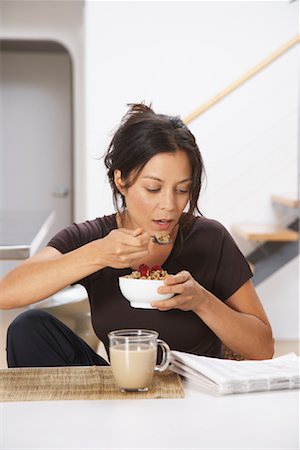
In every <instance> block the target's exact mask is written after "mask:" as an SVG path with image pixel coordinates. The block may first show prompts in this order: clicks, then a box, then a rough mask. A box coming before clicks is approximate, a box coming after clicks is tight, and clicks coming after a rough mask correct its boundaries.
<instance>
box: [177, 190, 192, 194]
mask: <svg viewBox="0 0 300 450" xmlns="http://www.w3.org/2000/svg"><path fill="white" fill-rule="evenodd" d="M177 192H178V193H179V194H188V193H189V192H190V190H189V189H177Z"/></svg>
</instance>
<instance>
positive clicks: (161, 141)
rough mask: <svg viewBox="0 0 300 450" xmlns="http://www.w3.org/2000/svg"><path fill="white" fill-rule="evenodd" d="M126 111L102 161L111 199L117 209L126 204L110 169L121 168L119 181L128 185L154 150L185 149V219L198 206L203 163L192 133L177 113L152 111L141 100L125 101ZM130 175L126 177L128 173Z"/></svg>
mask: <svg viewBox="0 0 300 450" xmlns="http://www.w3.org/2000/svg"><path fill="white" fill-rule="evenodd" d="M128 106H129V107H130V108H129V111H128V112H127V113H126V114H125V116H124V117H123V119H122V121H121V124H120V127H119V128H118V129H117V131H116V133H115V134H114V136H113V138H112V140H111V142H110V144H109V147H108V150H107V152H106V154H105V158H104V163H105V166H106V168H107V175H108V178H109V182H110V185H111V188H112V191H113V201H114V205H115V208H116V210H117V211H120V208H119V200H120V199H121V209H122V210H123V209H124V208H125V207H126V203H125V198H124V196H123V195H122V194H121V193H120V192H119V191H118V189H117V187H116V186H115V182H114V171H115V170H116V169H119V170H120V171H121V175H122V180H123V182H124V184H125V187H126V188H128V187H130V186H132V185H133V184H134V182H135V181H136V179H137V177H138V175H139V174H140V172H141V170H142V169H143V167H144V166H145V165H146V164H147V162H148V161H149V160H150V159H151V158H152V157H153V156H155V155H157V154H158V153H168V152H175V151H176V150H182V151H184V152H186V154H187V156H188V158H189V161H190V164H191V168H192V185H191V190H190V198H189V210H188V212H187V214H185V215H184V216H183V218H182V220H183V222H187V221H189V219H191V218H192V217H193V216H194V215H195V213H196V212H197V213H199V214H201V213H200V211H199V209H198V205H197V202H198V198H199V194H200V190H201V186H202V178H203V176H204V172H205V171H204V164H203V161H202V156H201V153H200V150H199V148H198V146H197V144H196V140H195V138H194V136H193V134H192V133H191V132H190V131H189V129H188V128H187V126H186V125H185V124H184V123H183V122H182V120H181V119H180V117H178V116H167V115H164V114H156V113H155V112H154V111H153V110H152V109H151V107H150V106H146V105H145V104H144V103H138V104H129V105H128ZM132 173H134V177H132V178H131V179H130V175H132Z"/></svg>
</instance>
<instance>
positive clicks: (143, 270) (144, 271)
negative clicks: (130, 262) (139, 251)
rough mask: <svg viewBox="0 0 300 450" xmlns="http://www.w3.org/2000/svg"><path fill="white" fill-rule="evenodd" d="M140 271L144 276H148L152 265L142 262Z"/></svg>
mask: <svg viewBox="0 0 300 450" xmlns="http://www.w3.org/2000/svg"><path fill="white" fill-rule="evenodd" d="M139 272H140V274H141V276H142V277H148V276H149V274H150V267H149V266H147V265H146V264H141V265H140V267H139Z"/></svg>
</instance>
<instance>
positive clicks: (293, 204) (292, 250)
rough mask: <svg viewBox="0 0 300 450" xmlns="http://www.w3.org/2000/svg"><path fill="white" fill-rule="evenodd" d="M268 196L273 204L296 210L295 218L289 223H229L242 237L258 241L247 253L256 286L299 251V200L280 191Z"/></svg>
mask: <svg viewBox="0 0 300 450" xmlns="http://www.w3.org/2000/svg"><path fill="white" fill-rule="evenodd" d="M271 199H272V202H273V204H274V206H277V207H282V208H288V209H293V210H295V215H294V220H293V222H292V223H291V224H290V225H289V226H288V227H282V226H280V225H273V224H272V225H268V224H251V223H247V224H246V223H243V224H237V225H234V226H233V227H232V229H233V230H234V232H235V233H237V234H238V235H239V236H241V237H242V238H244V239H247V240H249V241H252V242H253V241H255V242H257V243H259V244H260V245H259V247H258V248H257V249H256V250H254V251H253V252H252V253H251V254H250V255H248V256H247V260H248V262H249V264H250V265H251V269H252V272H253V273H254V277H253V283H254V285H256V286H257V285H258V284H259V283H261V282H262V281H264V279H266V278H268V277H269V276H270V275H271V274H272V273H274V272H276V271H277V270H278V269H280V268H281V267H282V266H284V265H285V264H287V263H288V262H289V261H291V260H292V259H293V258H295V257H296V256H297V255H298V254H299V242H298V241H299V214H298V209H299V200H298V199H296V198H294V197H293V196H281V195H280V196H279V195H272V197H271ZM254 269H255V270H254Z"/></svg>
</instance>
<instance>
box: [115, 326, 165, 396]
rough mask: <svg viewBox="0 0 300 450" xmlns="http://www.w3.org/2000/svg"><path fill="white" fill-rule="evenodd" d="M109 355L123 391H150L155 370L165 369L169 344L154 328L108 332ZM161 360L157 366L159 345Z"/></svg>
mask: <svg viewBox="0 0 300 450" xmlns="http://www.w3.org/2000/svg"><path fill="white" fill-rule="evenodd" d="M108 338H109V357H110V365H111V369H112V373H113V376H114V379H115V381H116V383H117V385H118V386H119V388H120V389H121V391H123V392H145V391H148V389H149V387H150V385H151V383H152V380H153V375H154V372H162V371H164V370H166V369H167V368H168V366H169V362H170V347H169V346H168V344H166V342H164V341H162V340H161V339H158V333H157V332H156V331H152V330H140V329H127V330H126V329H124V330H115V331H111V332H110V333H108ZM158 346H160V347H161V349H162V361H161V363H160V364H159V365H156V359H157V347H158Z"/></svg>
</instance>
